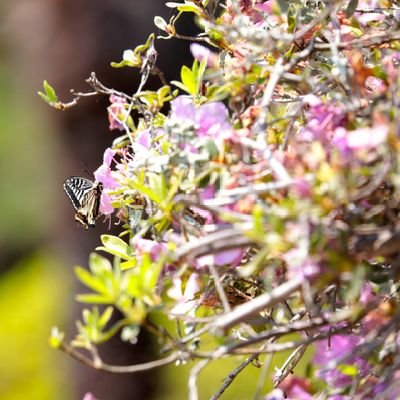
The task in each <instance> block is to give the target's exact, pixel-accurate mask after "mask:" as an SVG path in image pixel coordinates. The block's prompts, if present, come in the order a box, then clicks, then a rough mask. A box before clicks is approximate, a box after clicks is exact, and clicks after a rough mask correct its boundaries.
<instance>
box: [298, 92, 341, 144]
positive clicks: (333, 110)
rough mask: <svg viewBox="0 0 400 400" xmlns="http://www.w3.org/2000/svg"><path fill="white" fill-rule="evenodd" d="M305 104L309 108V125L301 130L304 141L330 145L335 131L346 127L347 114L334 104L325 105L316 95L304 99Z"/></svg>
mask: <svg viewBox="0 0 400 400" xmlns="http://www.w3.org/2000/svg"><path fill="white" fill-rule="evenodd" d="M304 103H305V104H306V105H308V106H309V108H308V111H307V113H306V114H307V120H308V122H307V124H306V126H305V127H304V128H303V129H302V130H301V132H300V137H301V139H302V140H304V141H307V142H311V141H313V140H319V141H320V142H322V143H323V144H328V143H330V141H331V139H332V135H333V131H334V130H335V129H336V128H337V127H341V126H344V124H345V122H346V113H345V111H344V110H343V109H342V108H341V107H340V106H337V105H336V104H334V103H324V102H322V100H321V99H320V98H318V97H317V96H314V95H307V96H305V97H304Z"/></svg>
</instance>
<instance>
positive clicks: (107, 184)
mask: <svg viewBox="0 0 400 400" xmlns="http://www.w3.org/2000/svg"><path fill="white" fill-rule="evenodd" d="M115 153H116V151H115V150H112V149H110V148H108V149H106V151H105V152H104V155H103V164H102V165H100V167H99V168H97V170H96V171H95V172H94V177H95V178H96V181H97V182H101V183H102V185H103V191H102V193H101V197H100V208H99V210H100V212H101V213H102V214H104V215H108V214H111V213H113V211H114V207H113V206H112V205H111V202H112V199H111V197H110V195H109V194H108V193H107V191H108V190H115V189H116V188H118V187H119V186H120V184H119V183H118V181H117V180H116V179H115V178H114V176H113V171H111V168H110V166H111V163H112V162H113V160H114V156H115Z"/></svg>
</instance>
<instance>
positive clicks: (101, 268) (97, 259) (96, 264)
mask: <svg viewBox="0 0 400 400" xmlns="http://www.w3.org/2000/svg"><path fill="white" fill-rule="evenodd" d="M89 268H90V270H91V271H92V273H93V274H94V275H102V274H104V273H107V272H111V271H112V266H111V263H110V261H109V260H107V258H105V257H102V256H100V255H99V254H97V253H94V252H92V253H90V256H89ZM107 275H108V274H107Z"/></svg>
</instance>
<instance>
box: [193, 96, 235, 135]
mask: <svg viewBox="0 0 400 400" xmlns="http://www.w3.org/2000/svg"><path fill="white" fill-rule="evenodd" d="M195 120H196V127H197V134H198V135H199V136H200V137H201V136H207V137H209V138H212V139H227V138H229V137H230V136H231V134H232V127H231V125H230V123H229V114H228V110H227V108H226V107H225V105H224V104H223V103H220V102H215V103H206V104H203V105H202V106H200V107H199V108H198V109H197V110H196V115H195Z"/></svg>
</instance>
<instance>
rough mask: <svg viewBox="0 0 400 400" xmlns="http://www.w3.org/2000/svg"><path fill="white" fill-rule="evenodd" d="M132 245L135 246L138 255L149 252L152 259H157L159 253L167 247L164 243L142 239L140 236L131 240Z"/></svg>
mask: <svg viewBox="0 0 400 400" xmlns="http://www.w3.org/2000/svg"><path fill="white" fill-rule="evenodd" d="M132 245H133V247H134V248H135V250H136V252H137V254H138V256H141V255H143V254H149V255H150V258H151V260H152V261H157V259H158V258H159V257H160V255H161V253H163V252H164V251H165V250H166V249H167V246H166V244H165V243H160V242H156V241H154V240H148V239H143V238H141V237H137V238H134V239H133V240H132Z"/></svg>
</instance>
